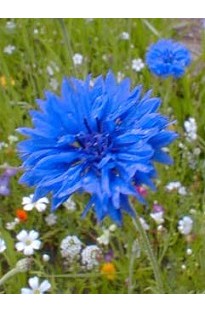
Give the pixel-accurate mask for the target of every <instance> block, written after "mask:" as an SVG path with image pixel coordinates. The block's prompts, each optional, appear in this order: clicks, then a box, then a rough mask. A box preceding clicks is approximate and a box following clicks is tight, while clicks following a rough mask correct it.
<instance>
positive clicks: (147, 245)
mask: <svg viewBox="0 0 205 312" xmlns="http://www.w3.org/2000/svg"><path fill="white" fill-rule="evenodd" d="M133 224H134V226H135V228H136V229H137V231H138V232H139V233H140V236H141V239H142V241H143V244H144V247H145V250H146V252H147V256H148V258H149V261H150V263H151V266H152V269H153V273H154V276H155V281H156V284H157V291H158V293H160V294H164V293H165V292H164V287H163V282H162V278H161V274H160V269H159V265H158V262H157V259H156V257H155V255H154V252H153V250H152V247H151V244H150V241H149V238H148V236H147V234H146V232H145V230H144V229H143V227H142V224H141V222H140V220H139V218H138V217H137V218H136V219H135V220H134V219H133Z"/></svg>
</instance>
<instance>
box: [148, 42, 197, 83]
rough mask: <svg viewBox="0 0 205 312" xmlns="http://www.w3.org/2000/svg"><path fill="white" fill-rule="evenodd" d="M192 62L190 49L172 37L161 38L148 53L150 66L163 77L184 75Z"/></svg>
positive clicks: (154, 72) (153, 71)
mask: <svg viewBox="0 0 205 312" xmlns="http://www.w3.org/2000/svg"><path fill="white" fill-rule="evenodd" d="M190 63H191V53H190V51H189V50H188V49H187V48H186V47H185V46H184V45H183V44H181V43H179V42H175V41H173V40H171V39H160V40H159V41H157V42H156V43H154V44H152V45H151V46H150V47H149V49H148V52H147V53H146V64H147V66H148V68H149V69H150V71H151V72H152V73H153V74H155V75H157V76H160V77H162V78H167V77H169V76H173V77H174V78H179V77H181V76H183V75H184V72H185V69H186V67H187V66H188V65H189V64H190Z"/></svg>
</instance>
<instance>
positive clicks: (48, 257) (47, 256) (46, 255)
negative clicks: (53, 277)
mask: <svg viewBox="0 0 205 312" xmlns="http://www.w3.org/2000/svg"><path fill="white" fill-rule="evenodd" d="M42 259H43V262H48V261H49V260H50V256H49V255H48V254H43V256H42Z"/></svg>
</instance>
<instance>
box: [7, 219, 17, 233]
mask: <svg viewBox="0 0 205 312" xmlns="http://www.w3.org/2000/svg"><path fill="white" fill-rule="evenodd" d="M19 222H20V220H19V219H18V218H15V219H14V221H11V222H7V223H6V225H5V227H6V229H7V230H9V231H10V230H14V229H15V227H16V225H17V224H18V223H19Z"/></svg>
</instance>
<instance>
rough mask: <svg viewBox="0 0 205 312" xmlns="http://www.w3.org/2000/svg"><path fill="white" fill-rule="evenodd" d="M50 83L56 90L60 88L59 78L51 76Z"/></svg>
mask: <svg viewBox="0 0 205 312" xmlns="http://www.w3.org/2000/svg"><path fill="white" fill-rule="evenodd" d="M49 85H50V86H51V88H52V89H53V90H54V91H56V90H57V89H58V86H59V83H58V80H57V79H55V78H51V79H50V82H49Z"/></svg>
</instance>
